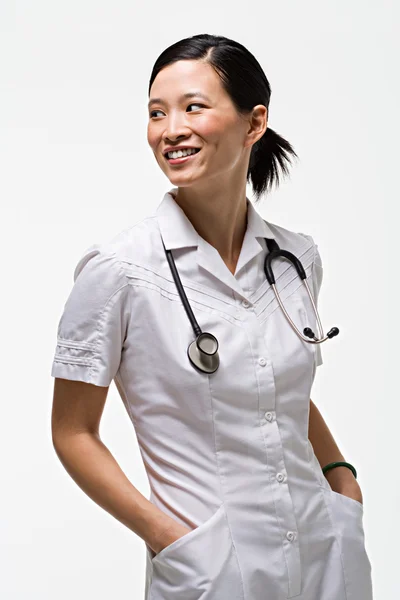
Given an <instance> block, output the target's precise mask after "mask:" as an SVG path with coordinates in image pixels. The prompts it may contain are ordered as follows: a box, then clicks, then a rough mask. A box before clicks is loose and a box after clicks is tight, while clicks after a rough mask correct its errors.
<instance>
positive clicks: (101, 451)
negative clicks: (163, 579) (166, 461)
mask: <svg viewBox="0 0 400 600" xmlns="http://www.w3.org/2000/svg"><path fill="white" fill-rule="evenodd" d="M54 448H55V450H56V453H57V456H58V457H59V459H60V461H61V462H62V464H63V466H64V467H65V469H66V470H67V472H68V473H69V475H70V476H71V477H72V478H73V479H74V481H75V482H76V483H77V485H79V487H80V488H81V489H82V490H83V491H84V492H85V493H86V494H87V495H88V496H89V497H90V498H91V499H92V500H93V501H94V502H96V504H98V505H99V506H101V507H102V508H104V510H106V511H107V512H109V513H110V514H111V515H112V516H113V517H115V518H116V519H118V521H120V522H121V523H123V524H124V525H126V526H127V527H129V529H131V530H132V531H133V532H134V533H136V534H137V535H139V536H140V537H141V538H142V539H143V540H144V541H145V542H146V543H147V544H148V545H149V546H150V547H151V548H153V549H154V548H157V540H158V539H159V538H160V537H161V535H162V533H163V532H164V531H165V530H167V529H168V527H170V526H171V522H172V519H171V518H170V517H169V516H168V515H166V514H165V513H163V512H162V511H161V510H159V509H158V508H157V507H156V506H155V505H154V504H153V503H152V502H150V501H149V500H147V498H145V497H144V496H143V495H142V494H141V493H140V492H139V491H138V490H137V489H136V488H135V487H134V486H133V485H132V483H131V482H130V481H129V479H128V478H127V477H126V475H125V474H124V472H123V471H122V469H121V467H120V466H119V465H118V463H117V461H116V460H115V458H114V457H113V455H112V454H111V452H110V451H109V450H108V448H107V447H106V446H105V445H104V444H103V442H102V441H101V439H100V438H99V437H98V436H97V435H95V434H92V433H89V432H82V433H75V434H68V435H67V436H64V439H63V440H60V439H58V440H57V443H54Z"/></svg>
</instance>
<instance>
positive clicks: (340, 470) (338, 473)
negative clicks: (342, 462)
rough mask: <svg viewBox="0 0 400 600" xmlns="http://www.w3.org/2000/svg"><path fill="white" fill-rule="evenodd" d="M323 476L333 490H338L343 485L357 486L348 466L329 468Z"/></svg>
mask: <svg viewBox="0 0 400 600" xmlns="http://www.w3.org/2000/svg"><path fill="white" fill-rule="evenodd" d="M325 477H326V479H327V480H328V483H329V485H330V486H331V488H332V489H333V490H334V491H335V492H339V491H340V490H342V489H343V488H344V487H349V486H352V485H356V486H358V483H357V479H356V478H355V477H354V474H353V472H352V471H351V470H350V469H349V468H348V467H344V466H340V467H334V468H333V469H329V471H327V472H326V473H325Z"/></svg>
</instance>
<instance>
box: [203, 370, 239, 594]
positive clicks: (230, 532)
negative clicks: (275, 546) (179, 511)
mask: <svg viewBox="0 0 400 600" xmlns="http://www.w3.org/2000/svg"><path fill="white" fill-rule="evenodd" d="M207 377H208V390H209V393H210V406H211V417H212V424H213V432H214V435H213V438H214V454H215V460H216V463H217V469H218V476H219V482H220V487H221V495H222V503H223V506H224V513H225V519H226V522H227V525H228V529H229V535H230V538H231V542H232V547H233V550H234V552H235V556H236V561H237V565H238V568H239V574H240V582H241V585H242V592H243V600H245V595H244V582H243V574H242V569H241V568H240V563H239V557H238V554H237V550H236V546H235V542H234V541H233V535H232V529H231V526H230V523H229V518H228V511H227V509H226V504H225V498H224V487H223V485H222V477H223V476H222V473H221V471H220V468H219V460H218V451H217V448H216V434H215V422H214V405H213V395H212V389H211V387H212V386H211V377H210V375H207Z"/></svg>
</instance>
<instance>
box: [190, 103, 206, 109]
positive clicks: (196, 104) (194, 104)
mask: <svg viewBox="0 0 400 600" xmlns="http://www.w3.org/2000/svg"><path fill="white" fill-rule="evenodd" d="M189 106H202V107H203V108H204V104H199V103H198V102H193V103H192V104H189Z"/></svg>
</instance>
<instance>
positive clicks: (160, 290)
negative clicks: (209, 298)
mask: <svg viewBox="0 0 400 600" xmlns="http://www.w3.org/2000/svg"><path fill="white" fill-rule="evenodd" d="M137 281H138V283H129V285H131V286H133V287H144V288H147V289H149V290H152V291H154V292H158V293H159V294H161V295H162V296H163V297H164V298H167V299H168V300H170V301H171V302H179V303H181V299H180V296H179V294H178V292H176V293H173V292H167V291H166V290H164V289H163V288H161V287H159V286H158V285H156V284H153V283H150V284H149V285H148V282H144V281H143V280H142V279H140V280H137ZM171 296H172V297H171ZM190 303H191V305H192V306H194V307H196V309H197V310H201V311H204V312H206V313H207V314H217V315H219V316H221V317H223V318H224V319H225V320H227V321H229V322H230V323H232V324H233V325H240V324H241V323H240V319H239V318H238V317H236V316H235V315H229V314H228V313H224V312H222V311H221V310H219V309H218V308H215V307H214V306H210V305H208V304H202V303H200V302H198V301H197V300H193V299H190Z"/></svg>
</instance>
